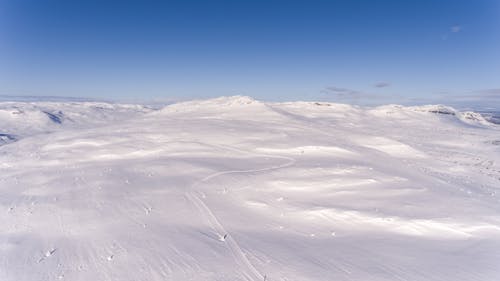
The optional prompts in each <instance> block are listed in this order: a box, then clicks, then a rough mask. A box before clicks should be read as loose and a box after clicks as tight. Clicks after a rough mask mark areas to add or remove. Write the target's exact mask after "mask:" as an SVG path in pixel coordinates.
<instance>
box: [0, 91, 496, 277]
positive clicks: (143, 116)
mask: <svg viewBox="0 0 500 281" xmlns="http://www.w3.org/2000/svg"><path fill="white" fill-rule="evenodd" d="M499 143H500V128H499V126H497V125H494V124H492V123H489V122H487V121H486V120H484V118H482V117H481V115H479V114H476V113H462V112H459V111H457V110H455V109H453V108H449V107H443V106H422V107H403V106H397V105H388V106H381V107H375V108H364V107H359V106H351V105H344V104H334V103H316V102H290V103H265V102H259V101H255V100H253V99H251V98H248V97H240V96H237V97H222V98H218V99H213V100H200V101H191V102H185V103H179V104H173V105H170V106H167V107H165V108H162V109H159V110H153V109H150V108H147V107H143V106H138V105H118V104H106V103H78V102H72V103H59V102H52V103H41V102H34V103H22V102H17V103H9V102H6V103H0V145H1V146H0V191H1V194H2V196H0V208H1V209H2V210H3V211H0V221H1V223H2V228H1V231H0V280H5V281H14V280H15V281H25V280H30V281H31V280H72V281H74V280H231V281H234V280H254V281H257V280H269V281H273V280H371V281H375V280H414V281H418V280H422V281H423V280H425V281H428V280H453V281H456V280H464V281H465V280H467V281H470V280H482V281H487V280H491V281H493V280H499V279H500V267H499V266H498V261H499V260H500V238H499V237H500V204H499V203H500V197H499V191H500V167H499V163H500V150H499V147H500V146H499V145H498V144H499Z"/></svg>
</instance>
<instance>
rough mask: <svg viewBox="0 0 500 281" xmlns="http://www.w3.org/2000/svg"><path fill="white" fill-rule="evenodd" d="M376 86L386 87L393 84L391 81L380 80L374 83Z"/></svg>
mask: <svg viewBox="0 0 500 281" xmlns="http://www.w3.org/2000/svg"><path fill="white" fill-rule="evenodd" d="M373 86H374V87H375V88H385V87H389V86H391V83H389V82H378V83H375V85H373Z"/></svg>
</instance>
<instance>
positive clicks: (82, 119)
mask: <svg viewBox="0 0 500 281" xmlns="http://www.w3.org/2000/svg"><path fill="white" fill-rule="evenodd" d="M151 111H152V109H149V108H147V107H144V106H141V105H130V104H128V105H127V104H110V103H103V102H69V103H68V102H0V133H3V134H14V135H18V136H28V135H35V134H39V133H47V132H52V131H55V130H61V129H68V128H74V129H77V128H88V127H92V126H98V125H106V124H108V123H109V122H114V121H118V120H124V119H128V118H133V117H134V116H136V115H142V114H145V113H148V112H151Z"/></svg>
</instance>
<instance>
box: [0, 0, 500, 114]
mask: <svg viewBox="0 0 500 281" xmlns="http://www.w3.org/2000/svg"><path fill="white" fill-rule="evenodd" d="M0 95H9V96H20V95H22V96H71V97H88V98H101V99H115V100H119V99H137V100H147V99H152V100H182V99H192V98H206V97H216V96H223V95H225V96H227V95H248V96H252V97H254V98H257V99H261V100H269V101H282V100H287V101H288V100H325V101H333V102H335V101H338V102H350V103H360V104H382V103H389V102H395V103H403V104H406V103H429V102H443V101H444V102H448V103H454V102H464V103H483V104H486V105H490V106H498V108H499V109H500V1H498V0H468V1H465V0H453V1H451V0H440V1H436V0H418V1H417V0H415V1H409V0H407V1H401V0H392V1H390V0H379V1H373V0H364V1H362V0H330V1H327V0H309V1H306V0H303V1H296V0H266V1H261V0H254V1H243V0H231V1H229V0H227V1H219V0H212V1H206V0H205V1H195V0H184V1H150V0H142V1H128V0H122V1H106V0H100V1H94V0H85V1H83V0H72V1H67V0H0Z"/></svg>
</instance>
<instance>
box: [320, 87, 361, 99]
mask: <svg viewBox="0 0 500 281" xmlns="http://www.w3.org/2000/svg"><path fill="white" fill-rule="evenodd" d="M321 92H322V93H324V94H334V95H335V96H337V97H353V96H359V95H361V94H362V93H361V92H360V91H356V90H352V89H347V88H340V87H336V86H330V87H326V88H325V89H324V90H323V91H321Z"/></svg>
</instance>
